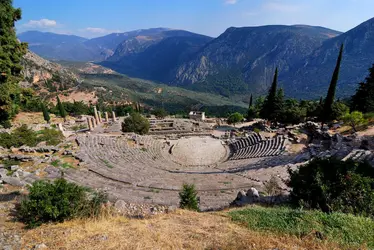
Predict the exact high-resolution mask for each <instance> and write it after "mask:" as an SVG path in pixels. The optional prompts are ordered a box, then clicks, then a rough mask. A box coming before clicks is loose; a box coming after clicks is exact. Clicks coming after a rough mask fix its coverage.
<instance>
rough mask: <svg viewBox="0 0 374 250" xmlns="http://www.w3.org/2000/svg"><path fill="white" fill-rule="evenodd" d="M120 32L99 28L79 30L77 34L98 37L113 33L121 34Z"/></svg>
mask: <svg viewBox="0 0 374 250" xmlns="http://www.w3.org/2000/svg"><path fill="white" fill-rule="evenodd" d="M120 32H121V31H120V30H111V29H105V28H97V27H87V28H84V29H79V30H77V34H78V35H80V36H83V37H89V38H92V37H98V36H103V35H108V34H111V33H120Z"/></svg>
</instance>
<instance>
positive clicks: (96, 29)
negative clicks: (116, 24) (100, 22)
mask: <svg viewBox="0 0 374 250" xmlns="http://www.w3.org/2000/svg"><path fill="white" fill-rule="evenodd" d="M85 30H86V31H88V32H91V33H99V34H104V33H108V32H110V30H107V29H103V28H93V27H88V28H85Z"/></svg>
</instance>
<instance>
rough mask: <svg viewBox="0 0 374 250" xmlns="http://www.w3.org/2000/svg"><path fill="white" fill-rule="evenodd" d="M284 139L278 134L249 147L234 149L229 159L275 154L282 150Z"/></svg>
mask: <svg viewBox="0 0 374 250" xmlns="http://www.w3.org/2000/svg"><path fill="white" fill-rule="evenodd" d="M284 142H285V139H284V138H282V137H280V136H278V137H276V138H273V139H270V140H265V141H261V142H259V143H257V144H254V145H251V146H249V147H245V148H241V149H238V150H236V151H234V152H233V153H232V155H231V157H230V160H240V159H249V158H259V157H269V156H276V155H279V154H281V153H282V151H283V150H284Z"/></svg>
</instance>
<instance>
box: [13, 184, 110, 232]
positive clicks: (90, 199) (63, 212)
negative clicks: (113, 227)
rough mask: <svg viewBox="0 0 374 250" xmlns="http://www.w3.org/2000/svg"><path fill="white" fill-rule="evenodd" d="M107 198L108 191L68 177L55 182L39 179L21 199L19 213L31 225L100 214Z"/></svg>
mask: <svg viewBox="0 0 374 250" xmlns="http://www.w3.org/2000/svg"><path fill="white" fill-rule="evenodd" d="M106 201H107V197H106V195H105V194H103V193H95V192H90V191H88V190H87V189H86V188H84V187H81V186H78V185H76V184H74V183H69V182H67V181H66V180H64V179H57V180H55V181H54V182H53V183H50V182H47V181H44V180H43V181H36V182H34V183H33V184H32V186H30V187H29V194H28V196H27V198H26V199H25V200H23V201H22V202H21V206H20V208H19V214H18V216H19V218H20V219H21V221H23V222H25V223H26V224H27V225H28V227H36V226H39V225H41V224H43V223H47V222H63V221H65V220H70V219H73V218H83V217H97V216H98V215H100V212H101V209H102V204H104V203H105V202H106Z"/></svg>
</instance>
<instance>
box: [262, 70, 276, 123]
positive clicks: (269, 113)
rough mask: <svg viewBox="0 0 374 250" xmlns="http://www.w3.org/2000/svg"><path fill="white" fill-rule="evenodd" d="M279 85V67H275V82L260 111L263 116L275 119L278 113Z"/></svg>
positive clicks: (271, 119)
mask: <svg viewBox="0 0 374 250" xmlns="http://www.w3.org/2000/svg"><path fill="white" fill-rule="evenodd" d="M277 85H278V68H276V69H275V73H274V79H273V83H272V84H271V87H270V89H269V93H268V95H267V97H266V99H265V102H264V105H263V106H262V109H261V111H260V116H261V118H264V119H268V120H270V121H273V120H274V118H275V117H276V116H277V114H276V105H277V104H276V102H277V100H276V99H277Z"/></svg>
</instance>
